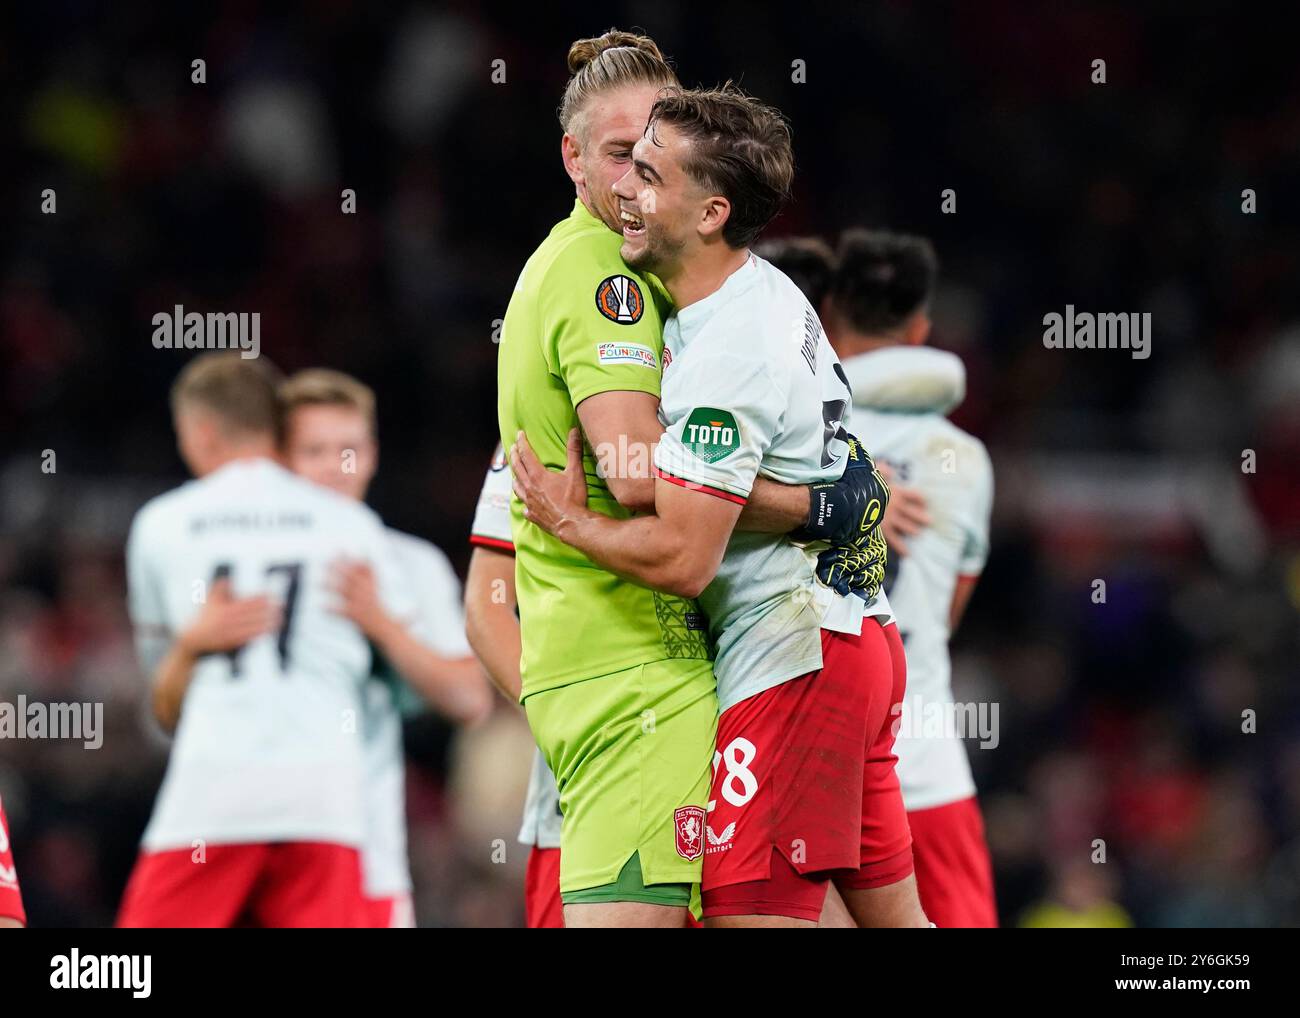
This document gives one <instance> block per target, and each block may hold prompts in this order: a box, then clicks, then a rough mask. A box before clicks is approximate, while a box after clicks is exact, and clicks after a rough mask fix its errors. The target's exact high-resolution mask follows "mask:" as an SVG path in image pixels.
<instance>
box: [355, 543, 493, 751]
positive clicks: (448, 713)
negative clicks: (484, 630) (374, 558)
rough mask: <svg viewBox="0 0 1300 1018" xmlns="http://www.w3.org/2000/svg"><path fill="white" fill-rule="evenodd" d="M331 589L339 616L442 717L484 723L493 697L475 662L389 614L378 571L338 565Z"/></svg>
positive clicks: (362, 565) (364, 566)
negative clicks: (446, 651) (440, 648)
mask: <svg viewBox="0 0 1300 1018" xmlns="http://www.w3.org/2000/svg"><path fill="white" fill-rule="evenodd" d="M330 588H331V589H332V590H333V591H334V593H335V594H336V595H337V596H338V598H339V607H338V609H337V610H338V612H339V614H341V615H344V616H345V617H347V618H349V619H351V620H352V621H353V622H355V623H356V624H357V626H358V628H360V630H361V631H362V632H363V633H365V634H366V637H367V638H368V639H370V640H371V641H372V642H373V643H374V644H375V646H377V647H378V648H379V649H380V650H381V651H382V652H383V654H384V656H385V657H387V658H388V660H389V662H390V663H391V664H392V666H393V667H394V668H395V669H396V670H397V673H398V674H399V675H401V676H402V678H404V679H405V680H406V681H407V682H409V683H410V685H411V688H412V689H414V690H415V691H416V692H417V693H419V694H420V695H421V696H422V697H424V699H425V700H427V701H428V702H429V703H430V704H431V705H432V706H433V707H434V709H436V710H437V711H438V712H439V713H440V714H442V715H443V716H444V717H446V718H447V719H448V720H450V721H454V722H456V723H457V724H465V725H471V724H474V723H476V722H478V721H481V720H482V719H483V718H484V717H486V716H487V714H488V712H489V711H490V710H491V709H492V697H491V693H490V692H489V691H488V689H487V686H486V684H485V683H484V682H483V677H482V674H481V673H480V670H479V666H478V662H477V661H476V660H475V659H474V658H472V657H457V658H452V657H444V656H443V655H441V654H439V653H437V652H436V651H434V650H433V649H432V648H431V647H429V646H428V645H426V644H425V643H424V642H422V641H421V640H419V639H417V638H416V637H415V635H413V634H412V633H411V630H410V628H409V627H408V626H407V625H406V624H405V623H403V622H402V621H401V620H400V619H397V618H394V617H393V616H392V615H390V614H389V613H388V611H387V610H386V609H385V608H384V605H383V601H382V600H381V599H380V596H379V587H378V584H377V583H376V582H375V574H374V570H373V569H372V568H371V567H370V565H369V564H368V563H366V562H359V561H340V562H338V563H336V564H335V568H334V572H333V574H332V576H331V578H330Z"/></svg>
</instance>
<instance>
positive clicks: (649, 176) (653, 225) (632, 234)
mask: <svg viewBox="0 0 1300 1018" xmlns="http://www.w3.org/2000/svg"><path fill="white" fill-rule="evenodd" d="M691 144H692V142H691V141H690V139H688V138H687V137H686V136H685V135H683V134H682V133H681V132H680V131H678V130H677V129H676V128H674V127H673V126H672V125H670V124H661V123H656V124H654V125H652V126H651V127H649V128H647V130H646V132H645V134H643V135H642V136H641V139H640V140H639V141H638V142H637V143H636V147H635V148H634V149H633V150H632V166H631V168H629V169H628V171H627V172H626V173H625V174H624V175H623V177H622V178H621V179H620V180H619V181H618V183H617V184H615V185H614V193H615V195H617V197H618V199H619V210H620V216H621V219H622V227H623V231H622V232H623V247H622V249H621V250H620V252H619V253H620V254H621V255H622V256H623V260H624V261H625V262H627V263H628V265H630V266H631V267H632V268H634V269H642V270H645V271H647V272H653V273H655V274H656V275H658V276H661V277H663V276H669V275H674V274H675V270H676V269H677V268H678V267H679V266H680V265H681V263H682V261H683V259H684V258H685V257H686V256H688V255H689V252H690V250H691V248H692V247H693V246H694V245H698V244H701V243H703V242H704V241H705V240H706V239H707V238H708V237H710V236H712V235H714V234H715V233H716V232H717V231H718V230H719V229H720V228H721V224H722V222H725V220H726V213H727V211H728V209H729V207H730V206H729V205H728V203H727V200H726V199H725V198H723V197H721V196H719V195H715V194H711V193H710V192H709V191H707V190H706V189H705V188H704V187H702V186H701V185H699V184H698V183H696V182H695V180H694V179H693V178H692V177H691V176H690V174H688V173H687V172H686V169H685V163H686V157H687V156H688V155H689V153H690V146H691Z"/></svg>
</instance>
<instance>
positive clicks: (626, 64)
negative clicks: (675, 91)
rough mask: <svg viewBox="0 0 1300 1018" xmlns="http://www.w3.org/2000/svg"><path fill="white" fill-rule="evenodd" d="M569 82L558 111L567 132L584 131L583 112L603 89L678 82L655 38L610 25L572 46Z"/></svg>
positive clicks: (609, 89) (574, 133) (664, 85)
mask: <svg viewBox="0 0 1300 1018" xmlns="http://www.w3.org/2000/svg"><path fill="white" fill-rule="evenodd" d="M569 74H570V77H569V84H568V85H567V86H565V89H564V99H563V100H562V101H561V102H560V108H559V109H558V110H557V111H556V112H557V113H558V115H559V118H560V126H561V127H562V128H564V131H565V133H566V134H573V135H579V136H580V135H581V134H582V127H583V125H582V124H581V122H580V121H581V116H582V113H583V112H584V111H585V110H586V108H587V106H588V104H589V103H590V102H591V101H592V100H593V99H594V98H596V97H597V96H598V95H600V94H601V93H604V92H609V91H613V90H614V89H617V88H623V87H625V86H627V85H657V86H659V87H661V88H662V87H666V86H669V85H676V84H678V82H677V75H676V73H675V72H674V71H673V69H672V67H671V66H670V65H669V63H668V61H667V60H666V59H665V58H664V55H663V53H661V52H660V50H659V46H658V45H657V44H656V43H655V41H654V40H653V39H651V38H650V37H649V36H645V35H637V34H636V33H635V32H621V31H619V30H618V29H616V28H611V29H610V30H609V31H608V32H606V33H605V34H604V35H599V36H596V37H595V38H592V39H579V40H577V41H576V42H575V43H574V44H573V45H572V46H570V47H569Z"/></svg>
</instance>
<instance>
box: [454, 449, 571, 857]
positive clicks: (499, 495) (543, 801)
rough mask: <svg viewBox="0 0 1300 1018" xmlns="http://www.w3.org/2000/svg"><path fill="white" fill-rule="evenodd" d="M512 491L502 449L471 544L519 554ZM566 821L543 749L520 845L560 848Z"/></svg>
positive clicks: (476, 512) (536, 757) (535, 758)
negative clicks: (513, 530)
mask: <svg viewBox="0 0 1300 1018" xmlns="http://www.w3.org/2000/svg"><path fill="white" fill-rule="evenodd" d="M510 491H511V486H510V466H509V464H508V463H507V462H506V457H505V453H504V452H503V451H502V449H501V446H499V445H498V446H497V451H496V454H495V455H494V456H493V457H492V464H491V466H489V467H488V472H487V476H486V477H485V478H483V490H482V491H480V492H479V496H478V506H477V507H476V508H475V510H474V523H473V526H472V527H471V528H470V538H469V540H470V544H477V545H481V546H483V547H485V548H495V549H496V550H498V551H509V552H513V551H514V550H515V544H514V539H513V538H512V537H511V536H510ZM562 819H563V814H562V813H560V792H559V789H557V788H556V787H555V775H554V774H552V773H551V768H550V767H548V766H547V765H546V758H545V757H544V756H542V751H541V750H540V749H539V750H537V752H536V753H534V754H533V767H532V771H531V772H530V773H529V775H528V797H527V798H526V799H525V800H524V817H523V823H522V824H521V826H520V828H519V841H520V842H521V843H522V844H525V845H536V846H537V847H538V848H559V847H560V822H561V820H562Z"/></svg>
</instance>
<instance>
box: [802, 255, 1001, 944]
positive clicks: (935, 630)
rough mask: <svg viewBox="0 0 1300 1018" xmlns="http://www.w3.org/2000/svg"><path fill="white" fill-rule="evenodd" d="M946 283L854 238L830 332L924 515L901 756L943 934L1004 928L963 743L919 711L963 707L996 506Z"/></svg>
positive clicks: (913, 590) (863, 421)
mask: <svg viewBox="0 0 1300 1018" xmlns="http://www.w3.org/2000/svg"><path fill="white" fill-rule="evenodd" d="M936 271H937V260H936V258H935V255H934V249H933V248H932V247H931V245H930V242H929V241H928V240H926V239H924V238H922V237H913V236H906V235H902V234H893V233H887V232H884V231H867V230H847V231H845V233H844V234H843V236H842V237H841V238H840V243H839V249H838V251H837V255H836V267H835V274H834V277H833V280H832V283H831V286H830V292H829V295H828V301H827V311H826V321H827V331H828V333H829V334H830V337H831V341H832V343H833V344H834V346H835V348H836V351H837V352H838V353H839V355H840V357H841V358H842V362H843V365H844V370H845V373H846V374H847V375H848V379H849V383H850V385H851V386H852V387H853V401H854V408H855V409H854V413H855V418H854V420H855V423H856V424H857V426H858V427H859V428H860V429H861V432H862V433H863V434H865V435H868V436H870V442H871V447H872V449H873V450H874V451H875V452H876V453H877V454H878V455H879V456H880V458H881V459H882V460H883V461H884V462H886V463H888V465H889V466H890V468H891V469H892V471H893V477H895V478H896V479H897V486H898V487H900V488H906V489H910V490H912V491H915V492H917V493H919V494H920V495H921V496H923V498H924V504H925V507H926V509H925V512H926V514H927V515H925V516H922V517H920V519H924V520H925V521H926V523H925V525H924V526H921V527H920V529H919V530H918V529H916V528H915V527H909V528H906V529H905V530H903V531H899V530H897V529H896V530H894V531H892V532H891V533H890V537H891V539H892V541H893V547H892V549H891V550H892V551H893V554H891V555H890V568H889V575H888V576H887V579H886V587H887V589H888V590H889V597H890V601H891V602H892V604H893V606H894V611H895V613H896V614H897V617H898V625H899V628H900V629H901V631H902V636H903V640H904V643H905V645H906V647H907V667H908V683H907V693H908V695H907V700H906V702H905V705H904V711H903V721H904V724H903V727H902V729H901V731H900V734H899V737H898V740H897V742H896V752H897V753H898V776H899V780H900V781H901V783H902V788H903V798H904V801H905V802H906V804H907V811H908V812H907V815H908V820H909V822H910V824H911V828H912V839H913V853H914V855H915V858H916V875H917V882H918V885H919V888H920V894H921V904H922V905H923V906H924V907H925V911H926V914H927V915H928V916H929V917H930V918H931V919H932V920H934V921H935V923H937V924H938V925H939V926H996V925H997V910H996V905H995V901H994V895H993V874H992V866H991V864H990V861H989V851H988V845H987V844H986V842H985V839H984V822H983V819H982V817H981V815H980V809H979V803H978V801H977V800H976V798H975V782H974V780H973V778H972V777H971V769H970V762H969V760H968V759H967V756H966V748H965V746H964V745H963V744H962V739H961V737H960V734H959V733H956V732H953V731H948V730H946V729H945V731H944V732H943V733H942V734H933V733H931V732H930V731H928V730H924V729H923V723H922V720H921V713H920V712H922V711H929V710H933V709H935V708H936V707H945V708H946V707H947V706H948V705H951V704H952V702H953V693H952V675H951V673H952V663H951V660H950V657H949V653H948V641H949V639H950V638H951V636H952V633H953V632H954V631H955V630H956V628H957V625H958V623H959V622H960V621H961V617H962V613H963V612H964V611H965V609H966V605H967V603H968V602H969V600H970V596H971V594H972V593H973V591H974V589H975V584H976V582H977V581H978V580H979V574H980V571H981V570H982V569H983V568H984V562H985V560H986V558H987V557H988V550H989V514H990V512H991V509H992V504H993V468H992V464H991V463H990V461H989V456H988V453H987V451H986V450H985V448H984V445H983V443H982V442H980V440H979V439H977V438H975V437H974V436H972V435H969V434H967V433H966V432H965V431H962V430H961V429H960V428H958V427H957V426H956V425H954V424H953V423H952V422H950V421H949V420H948V419H947V417H946V415H947V414H948V413H950V412H951V411H952V410H953V409H954V408H955V407H956V406H957V405H958V404H959V403H961V401H962V398H963V397H964V396H965V393H966V373H965V368H964V366H963V365H962V362H961V360H960V358H958V357H957V356H955V355H954V354H951V353H947V352H946V351H942V350H934V349H930V348H927V347H926V346H924V345H923V344H924V343H925V341H926V338H927V337H928V336H929V333H930V317H929V300H930V294H931V291H932V289H933V287H934V279H935V274H936ZM890 510H891V512H892V511H893V506H892V505H891V507H890ZM909 713H911V718H909V717H908V715H909ZM945 716H946V715H945ZM909 720H910V721H914V722H915V724H913V725H909V724H908V721H909Z"/></svg>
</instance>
